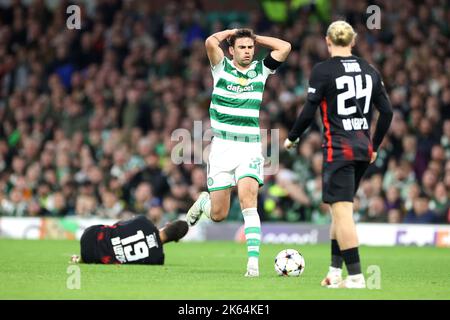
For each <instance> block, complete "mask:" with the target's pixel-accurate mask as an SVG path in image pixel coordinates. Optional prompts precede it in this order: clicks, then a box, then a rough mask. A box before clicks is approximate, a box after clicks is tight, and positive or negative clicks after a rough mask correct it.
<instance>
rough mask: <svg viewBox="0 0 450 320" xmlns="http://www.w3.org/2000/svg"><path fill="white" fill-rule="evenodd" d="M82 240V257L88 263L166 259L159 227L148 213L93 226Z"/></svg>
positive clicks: (148, 262)
mask: <svg viewBox="0 0 450 320" xmlns="http://www.w3.org/2000/svg"><path fill="white" fill-rule="evenodd" d="M80 244H81V258H82V260H83V261H84V262H86V263H103V264H110V263H135V264H163V263H164V252H163V244H162V242H161V239H160V237H159V230H158V229H157V228H156V227H155V226H154V225H153V223H152V222H151V221H150V220H148V219H147V218H146V217H145V216H138V217H137V218H134V219H131V220H128V221H121V222H118V223H116V224H114V225H112V226H108V225H95V226H91V227H89V228H87V229H86V230H85V232H84V233H83V236H82V237H81V241H80Z"/></svg>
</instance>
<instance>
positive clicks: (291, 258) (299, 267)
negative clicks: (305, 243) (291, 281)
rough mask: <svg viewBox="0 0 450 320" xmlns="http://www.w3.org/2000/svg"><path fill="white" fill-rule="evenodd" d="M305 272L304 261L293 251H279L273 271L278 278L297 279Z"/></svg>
mask: <svg viewBox="0 0 450 320" xmlns="http://www.w3.org/2000/svg"><path fill="white" fill-rule="evenodd" d="M303 270H305V259H304V258H303V256H302V255H301V253H300V252H298V251H297V250H295V249H285V250H283V251H280V253H278V254H277V257H276V258H275V271H276V272H277V273H278V274H279V275H280V276H287V277H298V276H299V275H301V274H302V273H303Z"/></svg>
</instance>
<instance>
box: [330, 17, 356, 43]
mask: <svg viewBox="0 0 450 320" xmlns="http://www.w3.org/2000/svg"><path fill="white" fill-rule="evenodd" d="M327 37H328V38H329V39H330V40H331V42H332V43H333V44H334V45H336V46H341V47H347V46H348V45H350V44H351V43H352V41H353V40H354V39H355V38H356V32H355V30H353V27H352V26H351V25H350V24H348V23H347V22H345V21H343V20H338V21H335V22H333V23H332V24H330V26H329V27H328V30H327Z"/></svg>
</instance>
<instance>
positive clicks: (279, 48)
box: [255, 35, 291, 62]
mask: <svg viewBox="0 0 450 320" xmlns="http://www.w3.org/2000/svg"><path fill="white" fill-rule="evenodd" d="M255 43H256V44H259V45H261V46H263V47H266V48H269V49H271V50H272V52H271V53H270V55H271V56H272V58H274V59H275V60H276V61H279V62H283V61H285V60H286V58H287V56H288V55H289V52H291V44H290V43H289V42H287V41H284V40H281V39H278V38H274V37H266V36H258V35H257V36H256V39H255Z"/></svg>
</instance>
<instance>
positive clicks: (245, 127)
mask: <svg viewBox="0 0 450 320" xmlns="http://www.w3.org/2000/svg"><path fill="white" fill-rule="evenodd" d="M211 72H212V75H213V79H214V90H213V92H212V97H211V105H210V108H209V115H210V118H211V127H212V130H213V135H214V136H215V137H218V138H221V139H226V140H233V141H241V142H260V141H261V137H260V129H259V108H260V106H261V102H262V98H263V92H264V85H265V83H266V80H267V77H268V76H269V75H271V74H273V73H275V71H273V70H270V69H269V68H267V67H266V66H265V65H264V63H263V61H262V60H261V61H253V62H252V63H251V64H250V66H249V68H248V69H247V70H246V71H244V72H242V71H240V70H239V69H237V68H236V67H235V66H234V64H233V61H232V60H230V59H228V58H227V57H224V58H223V59H222V61H220V62H219V63H218V64H217V65H215V66H212V67H211Z"/></svg>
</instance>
